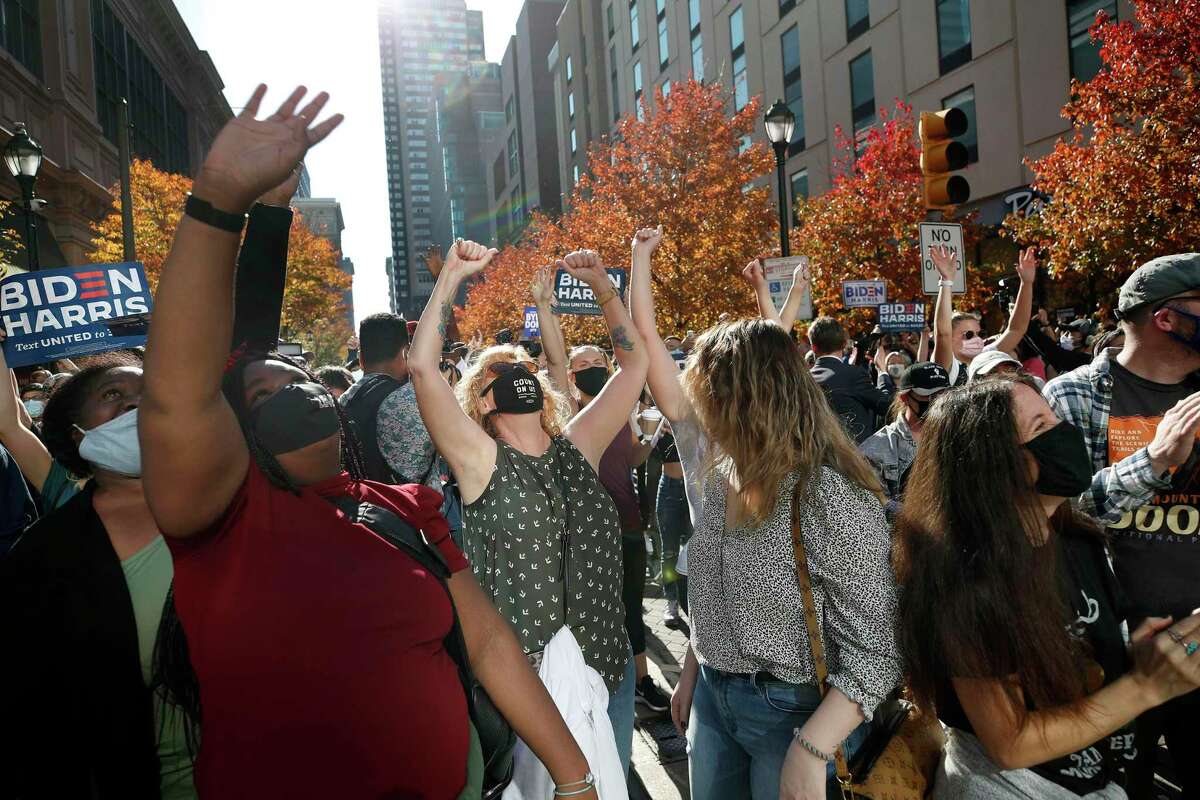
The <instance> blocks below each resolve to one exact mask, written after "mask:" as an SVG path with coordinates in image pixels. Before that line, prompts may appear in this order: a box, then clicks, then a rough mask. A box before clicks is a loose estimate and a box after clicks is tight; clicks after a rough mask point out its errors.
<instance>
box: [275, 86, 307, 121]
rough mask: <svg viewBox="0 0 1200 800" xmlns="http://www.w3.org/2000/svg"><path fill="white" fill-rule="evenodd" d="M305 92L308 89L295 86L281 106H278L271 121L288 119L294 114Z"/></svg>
mask: <svg viewBox="0 0 1200 800" xmlns="http://www.w3.org/2000/svg"><path fill="white" fill-rule="evenodd" d="M307 92H308V89H306V88H304V87H303V86H297V87H296V88H295V89H292V93H291V94H289V95H288V96H287V99H286V100H284V101H283V104H282V105H280V106H279V108H278V109H277V110H276V111H275V113H274V114H272V115H271V119H273V120H284V119H289V118H290V117H291V116H292V115H293V114H294V113H296V106H297V105H299V104H300V101H301V100H302V99H303V98H304V95H305V94H306V93H307Z"/></svg>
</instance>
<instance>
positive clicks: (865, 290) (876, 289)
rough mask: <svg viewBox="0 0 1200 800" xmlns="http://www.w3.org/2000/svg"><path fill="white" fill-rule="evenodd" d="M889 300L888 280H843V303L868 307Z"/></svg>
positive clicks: (853, 306) (848, 305) (849, 305)
mask: <svg viewBox="0 0 1200 800" xmlns="http://www.w3.org/2000/svg"><path fill="white" fill-rule="evenodd" d="M886 302H887V281H842V305H844V306H845V307H846V308H867V307H871V306H879V305H883V304H884V303H886Z"/></svg>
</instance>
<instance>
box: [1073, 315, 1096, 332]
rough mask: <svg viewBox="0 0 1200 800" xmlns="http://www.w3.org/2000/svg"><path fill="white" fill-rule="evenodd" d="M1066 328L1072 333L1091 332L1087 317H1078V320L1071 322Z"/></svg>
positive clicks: (1090, 324)
mask: <svg viewBox="0 0 1200 800" xmlns="http://www.w3.org/2000/svg"><path fill="white" fill-rule="evenodd" d="M1067 327H1068V328H1070V329H1071V330H1073V331H1083V332H1085V333H1088V332H1090V331H1091V330H1092V323H1091V321H1090V320H1089V319H1088V318H1087V317H1080V318H1079V319H1075V320H1071V322H1070V323H1069V324H1068V325H1067Z"/></svg>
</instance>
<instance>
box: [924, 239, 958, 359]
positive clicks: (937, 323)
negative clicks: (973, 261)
mask: <svg viewBox="0 0 1200 800" xmlns="http://www.w3.org/2000/svg"><path fill="white" fill-rule="evenodd" d="M929 257H930V259H931V260H932V261H933V267H934V269H936V270H937V271H938V275H940V276H941V280H939V281H938V296H937V303H936V304H935V305H934V310H933V363H935V364H937V365H938V366H940V367H941V368H942V369H946V370H948V369H950V365H951V364H952V363H953V362H954V336H953V327H954V325H953V322H952V319H953V317H954V273H955V271H956V270H957V269H958V252H957V251H955V250H951V249H950V248H949V247H945V246H938V247H931V248H929Z"/></svg>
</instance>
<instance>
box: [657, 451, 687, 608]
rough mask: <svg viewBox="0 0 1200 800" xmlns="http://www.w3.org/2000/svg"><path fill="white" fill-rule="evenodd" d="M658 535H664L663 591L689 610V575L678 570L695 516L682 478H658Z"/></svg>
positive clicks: (664, 476) (668, 597) (669, 598)
mask: <svg viewBox="0 0 1200 800" xmlns="http://www.w3.org/2000/svg"><path fill="white" fill-rule="evenodd" d="M655 507H656V509H657V511H656V515H657V517H658V535H659V536H661V537H662V574H663V593H664V594H665V595H666V596H667V599H668V600H678V601H679V604H680V605H681V606H682V607H683V610H684V611H687V578H685V577H684V576H683V575H680V574H679V573H677V572H676V571H675V563H676V561H678V560H679V549H680V548H681V547H683V545H685V544H686V543H687V540H688V539H690V538H692V518H691V516H690V515H689V514H688V505H687V495H686V494H685V493H684V491H683V480H682V479H681V478H668V477H667V476H666V475H663V476H662V478H660V479H659V481H658V501H657V503H656V506H655Z"/></svg>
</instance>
